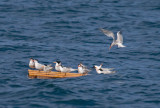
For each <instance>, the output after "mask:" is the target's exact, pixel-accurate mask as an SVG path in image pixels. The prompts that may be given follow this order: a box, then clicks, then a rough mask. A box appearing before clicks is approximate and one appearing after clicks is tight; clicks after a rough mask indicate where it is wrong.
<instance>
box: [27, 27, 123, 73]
mask: <svg viewBox="0 0 160 108" xmlns="http://www.w3.org/2000/svg"><path fill="white" fill-rule="evenodd" d="M100 30H101V31H102V32H103V33H104V34H105V35H106V36H108V37H112V38H113V42H112V44H111V45H110V47H109V50H110V49H111V47H112V46H114V45H118V47H126V46H124V45H123V36H122V33H121V31H118V32H117V40H116V39H115V36H114V33H113V32H112V31H109V30H105V29H100ZM53 63H55V70H56V71H58V72H72V71H76V70H78V73H81V74H87V73H88V72H90V71H91V69H89V68H87V66H85V65H83V64H82V63H80V64H78V69H73V68H71V67H65V66H63V65H62V63H61V61H56V62H53ZM29 67H30V68H34V69H37V70H39V71H44V72H51V71H52V70H53V69H54V67H52V66H51V64H50V65H44V64H40V63H39V62H38V60H36V59H33V58H30V61H29ZM93 68H94V69H95V70H96V72H97V73H98V74H101V73H103V74H110V73H115V71H113V68H102V64H101V65H100V66H96V65H94V66H93Z"/></svg>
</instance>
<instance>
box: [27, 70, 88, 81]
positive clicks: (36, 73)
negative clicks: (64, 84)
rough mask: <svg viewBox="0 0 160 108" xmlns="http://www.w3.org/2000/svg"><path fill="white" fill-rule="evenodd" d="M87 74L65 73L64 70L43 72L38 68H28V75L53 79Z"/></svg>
mask: <svg viewBox="0 0 160 108" xmlns="http://www.w3.org/2000/svg"><path fill="white" fill-rule="evenodd" d="M85 75H87V74H80V73H65V72H54V71H51V72H44V71H39V70H30V69H28V77H29V78H31V79H33V78H39V79H53V78H71V77H80V76H85Z"/></svg>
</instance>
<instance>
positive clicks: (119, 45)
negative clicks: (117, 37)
mask: <svg viewBox="0 0 160 108" xmlns="http://www.w3.org/2000/svg"><path fill="white" fill-rule="evenodd" d="M120 47H126V46H124V45H123V44H121V43H119V44H118V48H120Z"/></svg>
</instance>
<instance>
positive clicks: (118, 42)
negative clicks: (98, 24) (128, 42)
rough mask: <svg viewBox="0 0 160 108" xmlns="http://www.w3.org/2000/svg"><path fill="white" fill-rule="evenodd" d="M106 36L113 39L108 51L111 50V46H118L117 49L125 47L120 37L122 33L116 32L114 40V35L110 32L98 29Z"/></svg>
mask: <svg viewBox="0 0 160 108" xmlns="http://www.w3.org/2000/svg"><path fill="white" fill-rule="evenodd" d="M100 30H101V31H102V32H103V33H104V34H105V35H106V36H108V37H112V38H113V42H112V44H111V45H110V47H109V49H111V48H112V46H114V45H118V48H120V47H126V46H124V45H123V36H122V32H121V31H118V32H117V40H116V39H115V36H114V33H113V32H112V31H109V30H105V29H100Z"/></svg>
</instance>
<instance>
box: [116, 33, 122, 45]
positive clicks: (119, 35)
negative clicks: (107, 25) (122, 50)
mask: <svg viewBox="0 0 160 108" xmlns="http://www.w3.org/2000/svg"><path fill="white" fill-rule="evenodd" d="M117 42H118V43H123V36H122V32H121V31H118V32H117Z"/></svg>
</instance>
